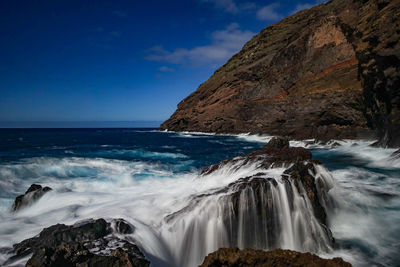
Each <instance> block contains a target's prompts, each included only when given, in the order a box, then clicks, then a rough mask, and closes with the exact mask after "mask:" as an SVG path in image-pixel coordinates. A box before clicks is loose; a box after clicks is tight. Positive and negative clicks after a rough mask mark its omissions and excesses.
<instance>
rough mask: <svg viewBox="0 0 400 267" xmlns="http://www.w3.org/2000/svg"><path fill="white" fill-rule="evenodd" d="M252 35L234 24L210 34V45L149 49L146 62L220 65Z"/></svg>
mask: <svg viewBox="0 0 400 267" xmlns="http://www.w3.org/2000/svg"><path fill="white" fill-rule="evenodd" d="M253 35H254V33H253V32H251V31H242V30H240V28H239V25H238V24H236V23H232V24H230V25H229V26H228V27H226V28H225V29H224V30H219V31H214V32H213V33H212V34H211V44H209V45H205V46H197V47H193V48H191V49H187V48H177V49H175V50H172V51H168V50H166V49H164V48H163V47H162V46H155V47H152V48H151V49H149V55H148V56H146V59H147V60H150V61H157V62H167V63H171V64H190V65H195V66H198V65H204V64H221V63H224V62H225V61H226V60H228V59H229V58H230V57H231V56H232V55H233V54H235V53H236V52H238V51H239V50H240V49H241V48H242V46H243V45H244V44H245V43H246V42H247V41H248V40H250V38H251V37H252V36H253Z"/></svg>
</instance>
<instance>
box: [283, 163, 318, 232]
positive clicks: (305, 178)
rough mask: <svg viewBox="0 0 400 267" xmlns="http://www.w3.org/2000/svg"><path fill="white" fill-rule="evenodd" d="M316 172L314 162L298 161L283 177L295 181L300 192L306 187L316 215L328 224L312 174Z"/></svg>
mask: <svg viewBox="0 0 400 267" xmlns="http://www.w3.org/2000/svg"><path fill="white" fill-rule="evenodd" d="M315 173H316V171H315V167H314V164H312V163H307V164H303V163H301V162H297V163H295V164H294V165H293V166H292V167H290V168H289V169H287V170H285V171H284V173H283V179H286V180H291V181H293V182H294V185H295V186H296V188H297V190H298V191H299V192H301V190H302V188H304V190H305V191H306V194H307V196H308V198H309V199H310V201H311V204H312V206H313V208H314V214H315V216H316V217H317V218H318V219H319V221H320V222H322V223H323V224H324V225H326V212H325V209H324V207H323V206H322V205H321V202H320V200H319V197H318V189H317V185H316V182H315V177H314V176H312V175H311V174H315Z"/></svg>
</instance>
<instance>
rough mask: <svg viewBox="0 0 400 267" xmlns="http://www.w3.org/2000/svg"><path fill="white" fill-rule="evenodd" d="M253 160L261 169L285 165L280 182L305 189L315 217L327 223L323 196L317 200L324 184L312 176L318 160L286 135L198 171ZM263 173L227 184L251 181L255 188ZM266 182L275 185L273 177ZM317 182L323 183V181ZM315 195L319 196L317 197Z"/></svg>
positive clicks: (298, 188) (261, 180)
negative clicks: (291, 142) (242, 154)
mask: <svg viewBox="0 0 400 267" xmlns="http://www.w3.org/2000/svg"><path fill="white" fill-rule="evenodd" d="M239 162H240V163H239ZM252 162H257V164H258V167H259V168H260V169H268V168H271V167H274V168H277V167H284V166H286V167H287V169H286V170H285V171H284V172H283V174H282V179H283V181H285V182H287V184H288V186H289V185H290V184H291V183H292V182H293V184H294V185H295V187H296V188H297V190H298V192H301V191H302V190H303V189H304V190H305V193H306V195H307V197H308V199H309V200H310V202H311V204H312V206H313V209H314V213H315V216H316V218H318V220H319V221H320V222H321V223H322V224H324V225H326V212H325V209H324V207H323V206H322V203H321V202H322V201H323V199H320V198H326V196H325V194H326V192H324V191H322V190H321V189H323V187H324V185H323V184H317V181H316V179H315V177H314V176H313V174H314V175H315V174H316V169H315V165H314V164H319V162H317V161H314V160H312V154H311V152H310V151H308V150H307V149H305V148H303V147H289V140H288V139H286V138H280V137H277V138H273V139H271V140H270V141H269V142H268V144H266V145H265V146H264V147H263V148H261V149H259V150H255V151H253V152H251V153H250V154H248V155H245V156H243V157H236V158H233V159H228V160H225V161H222V162H221V163H218V164H214V165H211V166H210V167H207V168H205V169H203V171H202V172H201V174H202V175H208V174H211V173H212V172H214V171H216V170H218V169H220V168H223V167H224V166H226V165H227V164H232V165H236V163H239V166H237V168H238V167H240V166H243V165H247V164H249V163H252ZM263 176H264V173H262V172H260V173H258V174H256V175H253V176H251V177H245V178H242V179H239V180H238V181H236V182H234V183H232V184H230V185H229V187H234V186H237V185H239V184H241V186H243V183H248V182H250V181H251V187H252V188H257V186H256V184H258V183H265V182H266V180H265V179H263V178H262V177H263ZM257 178H261V179H257ZM267 181H273V184H274V183H275V184H276V181H275V180H273V179H272V180H271V179H267ZM320 183H322V181H321V182H320ZM325 186H326V185H325ZM325 189H326V190H329V189H330V187H329V186H328V187H327V188H325ZM318 195H320V196H319V197H318Z"/></svg>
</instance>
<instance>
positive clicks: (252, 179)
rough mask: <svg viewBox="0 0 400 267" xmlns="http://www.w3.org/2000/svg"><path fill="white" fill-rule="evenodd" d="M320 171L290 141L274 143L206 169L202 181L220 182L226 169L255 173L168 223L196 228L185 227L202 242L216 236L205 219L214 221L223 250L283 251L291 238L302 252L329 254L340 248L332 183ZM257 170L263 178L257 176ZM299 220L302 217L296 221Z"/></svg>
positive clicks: (198, 199) (191, 203) (197, 198)
mask: <svg viewBox="0 0 400 267" xmlns="http://www.w3.org/2000/svg"><path fill="white" fill-rule="evenodd" d="M318 165H319V163H318V162H317V161H314V160H312V154H311V153H310V152H309V151H308V150H307V149H305V148H301V147H290V146H289V142H288V140H287V139H284V138H274V139H272V140H271V141H270V142H269V143H268V144H267V145H265V146H264V147H263V148H261V149H259V150H256V151H253V152H251V153H249V154H247V155H244V156H240V157H235V158H232V159H228V160H224V161H222V162H220V163H218V164H214V165H212V166H210V167H208V168H205V169H204V170H203V171H202V173H201V174H200V177H199V179H218V178H219V177H221V175H220V173H217V174H216V175H215V176H213V174H214V172H218V171H219V170H220V169H221V170H222V171H223V174H224V175H229V173H236V172H243V171H244V170H245V171H247V170H249V169H250V170H251V172H252V175H249V176H243V177H242V178H239V179H235V180H234V182H232V183H230V184H228V185H226V186H222V187H220V188H216V189H213V190H210V191H208V192H206V193H204V192H203V193H201V194H194V195H193V196H192V197H191V198H190V199H188V201H187V203H188V205H187V206H185V207H184V208H183V209H180V210H178V211H177V212H174V213H172V214H170V215H168V216H167V217H166V218H165V221H166V222H167V223H168V224H171V225H175V224H176V227H177V228H178V229H181V227H182V225H180V222H181V221H185V224H192V225H189V226H188V225H185V227H186V228H187V229H189V230H188V233H187V234H188V235H190V236H197V235H199V236H202V235H205V234H206V233H207V234H211V233H208V232H207V231H208V230H209V229H208V228H207V225H204V222H203V221H202V220H201V218H204V217H207V216H210V217H211V216H212V218H213V219H214V220H216V221H218V225H219V227H222V229H223V230H221V231H222V232H223V233H224V235H223V236H224V240H225V241H224V242H225V243H222V244H223V246H227V247H235V246H240V247H242V248H254V249H265V248H268V249H274V248H279V247H282V246H284V245H285V242H291V241H289V240H285V241H283V240H284V239H285V238H286V237H287V235H286V233H288V232H290V233H291V234H292V235H293V239H294V240H296V244H298V245H297V247H296V249H299V250H304V251H311V252H317V251H318V252H321V251H326V252H328V251H330V250H331V248H332V246H333V243H334V240H333V237H332V233H331V231H330V229H329V228H328V227H327V219H326V217H327V216H326V210H325V207H326V208H328V207H327V205H326V204H327V203H328V204H330V202H331V199H330V197H329V195H328V194H327V193H328V191H329V190H330V189H331V184H330V183H329V180H328V179H329V178H327V177H323V176H322V175H321V174H319V173H318V170H317V166H318ZM249 166H251V167H249ZM282 167H283V168H286V170H284V171H282V170H277V171H278V173H279V172H282V174H281V177H279V174H278V176H276V175H277V174H276V171H275V170H273V169H274V168H282ZM241 168H243V169H241ZM254 168H255V170H256V171H259V172H258V173H256V174H253V173H254ZM318 168H319V167H318ZM269 173H270V174H269ZM271 173H272V174H271ZM214 211H218V213H217V214H215V213H213V212H214ZM193 213H194V214H196V216H193V215H192V214H193ZM200 213H201V214H202V216H199V215H198V214H200ZM186 214H188V217H185V216H186ZM295 214H298V215H299V216H297V217H296V219H295V218H294V217H293V216H295ZM300 214H301V216H300ZM193 217H195V218H193ZM197 217H200V218H199V219H197ZM171 227H174V226H171ZM187 242H188V244H187V245H188V246H189V245H190V243H189V241H187ZM215 242H218V241H215ZM218 244H219V243H218ZM219 245H220V246H221V244H219ZM183 247H185V248H187V247H186V246H183ZM198 249H201V248H200V247H199V248H198Z"/></svg>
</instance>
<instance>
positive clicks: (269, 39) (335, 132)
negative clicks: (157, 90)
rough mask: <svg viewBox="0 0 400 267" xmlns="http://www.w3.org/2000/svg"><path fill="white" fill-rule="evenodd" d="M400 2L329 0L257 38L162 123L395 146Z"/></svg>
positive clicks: (399, 138)
mask: <svg viewBox="0 0 400 267" xmlns="http://www.w3.org/2000/svg"><path fill="white" fill-rule="evenodd" d="M399 40H400V0H392V1H389V0H333V1H329V2H327V3H323V4H321V5H318V6H315V7H313V8H310V9H307V10H303V11H300V12H298V13H296V14H294V15H292V16H290V17H287V18H285V19H283V20H282V21H281V22H279V23H276V24H273V25H271V26H268V27H267V28H265V29H264V30H262V31H261V32H260V33H259V34H257V35H255V36H254V37H253V38H252V39H251V40H250V41H249V42H248V43H246V44H245V45H244V47H243V48H242V50H241V51H240V52H239V53H237V54H236V55H234V56H233V57H232V58H231V59H230V60H229V61H228V62H227V63H226V64H225V65H223V66H222V67H221V68H219V69H218V70H217V71H215V73H214V74H213V75H212V76H211V77H210V78H209V80H207V81H206V82H204V83H203V84H201V85H200V86H199V88H198V89H197V90H196V91H195V92H194V93H192V94H191V95H190V96H188V97H187V98H185V99H184V100H182V101H181V102H180V103H179V104H178V108H177V110H176V111H175V113H174V114H173V115H172V116H171V117H170V118H169V119H168V120H167V121H165V122H164V123H163V124H162V125H161V126H160V128H161V129H168V130H172V131H201V132H216V133H244V132H245V133H247V132H251V133H264V134H271V135H281V136H290V137H291V138H296V139H307V138H317V139H322V140H329V139H339V138H355V137H356V136H357V134H358V133H359V132H364V131H366V130H368V129H374V130H377V131H378V134H379V138H380V145H383V146H396V145H397V146H398V145H400V134H399V130H400V89H399V88H400V43H399Z"/></svg>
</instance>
